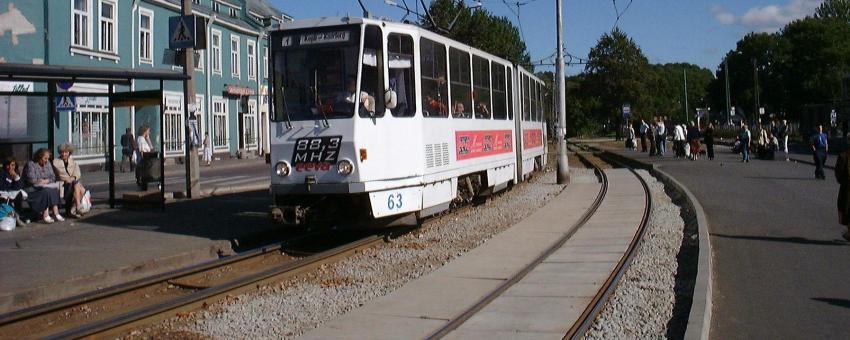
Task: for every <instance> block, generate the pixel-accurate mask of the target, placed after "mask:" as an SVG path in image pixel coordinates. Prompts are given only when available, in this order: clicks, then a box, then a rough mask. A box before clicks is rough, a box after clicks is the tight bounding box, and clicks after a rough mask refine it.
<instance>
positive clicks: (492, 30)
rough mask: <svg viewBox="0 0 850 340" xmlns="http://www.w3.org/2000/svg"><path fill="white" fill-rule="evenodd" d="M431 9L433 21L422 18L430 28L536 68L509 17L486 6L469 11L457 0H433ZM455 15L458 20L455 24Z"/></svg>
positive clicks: (429, 11) (425, 25)
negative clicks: (488, 9)
mask: <svg viewBox="0 0 850 340" xmlns="http://www.w3.org/2000/svg"><path fill="white" fill-rule="evenodd" d="M428 13H429V14H430V18H433V20H434V21H433V23H432V22H431V21H430V20H429V19H428V18H424V19H422V22H421V24H422V26H423V27H425V28H427V29H428V30H430V31H433V32H436V33H439V34H442V35H445V36H448V37H449V38H452V39H454V40H457V41H460V42H462V43H464V44H467V45H470V46H472V47H475V48H478V49H480V50H483V51H486V52H488V53H490V54H493V55H496V56H499V57H502V58H505V59H507V60H510V61H512V62H514V63H517V64H521V65H524V66H525V65H527V66H526V67H527V68H529V69H530V70H532V71H533V67H529V66H530V65H529V64H530V63H531V57H530V56H529V54H528V51H527V49H526V45H525V42H524V41H523V40H522V37H520V34H519V29H517V28H516V26H514V25H513V23H511V21H510V20H508V19H507V18H505V17H497V16H494V15H492V14H490V12H488V11H487V10H486V9H483V8H480V9H477V10H475V11H470V10H469V9H468V8H466V6H465V5H464V3H463V1H458V2H456V1H454V0H435V1H433V2H431V6H430V7H429V10H428ZM455 18H457V20H456V21H454V26H452V25H451V24H452V21H453V20H455ZM450 26H451V27H450ZM449 28H451V29H450V30H449V31H448V32H446V31H445V30H448V29H449Z"/></svg>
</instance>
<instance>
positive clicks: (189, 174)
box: [160, 0, 203, 198]
mask: <svg viewBox="0 0 850 340" xmlns="http://www.w3.org/2000/svg"><path fill="white" fill-rule="evenodd" d="M183 15H184V16H189V15H192V0H183ZM184 20H185V19H184ZM193 25H195V23H193ZM197 30H198V27H195V32H197ZM195 32H192V34H195ZM193 38H194V37H193ZM193 40H194V39H193ZM183 51H184V52H185V53H183V74H184V75H186V76H187V77H188V78H187V79H186V80H184V81H183V116H184V119H183V121H184V123H185V124H184V128H183V130H184V133H185V136H184V138H183V139H184V141H185V143H186V145H185V147H184V149H185V150H186V155H185V163H186V197H187V198H192V197H200V194H201V182H200V177H201V174H200V170H199V169H198V159H197V158H198V146H197V145H196V144H195V143H194V142H193V138H192V129H191V127H190V125H189V122H190V118H195V117H194V116H195V112H190V110H189V107H190V106H191V107H193V108H194V107H195V80H194V78H193V77H192V76H193V75H194V72H195V48H194V46H190V47H187V48H185V49H184V50H183ZM201 138H203V137H201ZM160 152H162V153H163V157H164V156H165V150H160Z"/></svg>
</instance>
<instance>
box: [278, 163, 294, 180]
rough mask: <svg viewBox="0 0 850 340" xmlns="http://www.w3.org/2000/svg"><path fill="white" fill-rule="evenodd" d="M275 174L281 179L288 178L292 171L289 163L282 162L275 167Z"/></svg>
mask: <svg viewBox="0 0 850 340" xmlns="http://www.w3.org/2000/svg"><path fill="white" fill-rule="evenodd" d="M274 172H275V173H276V174H277V175H278V176H280V177H286V176H289V173H290V172H292V169H291V168H290V167H289V163H287V162H286V161H280V162H277V164H275V165H274Z"/></svg>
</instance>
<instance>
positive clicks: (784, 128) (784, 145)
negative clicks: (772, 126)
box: [776, 119, 791, 162]
mask: <svg viewBox="0 0 850 340" xmlns="http://www.w3.org/2000/svg"><path fill="white" fill-rule="evenodd" d="M776 139H777V140H778V144H779V145H778V146H779V148H781V149H782V151H785V161H786V162H787V161H789V160H791V159H790V158H789V157H788V120H785V119H783V120H782V124H781V125H779V127H778V128H777V129H776Z"/></svg>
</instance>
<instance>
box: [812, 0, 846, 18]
mask: <svg viewBox="0 0 850 340" xmlns="http://www.w3.org/2000/svg"><path fill="white" fill-rule="evenodd" d="M815 18H833V19H839V20H842V21H844V22H850V0H826V1H824V2H823V3H822V4H820V6H818V8H817V9H816V10H815Z"/></svg>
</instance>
